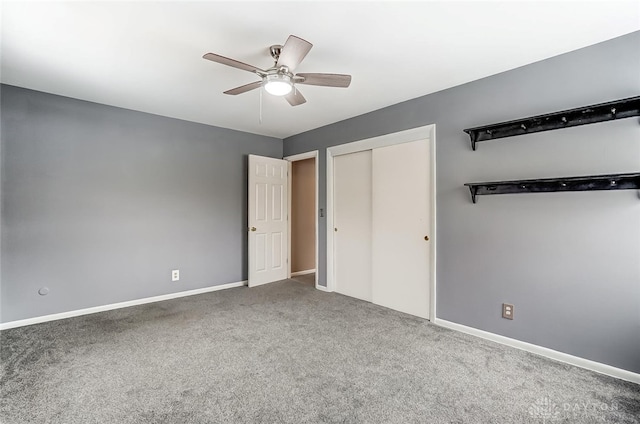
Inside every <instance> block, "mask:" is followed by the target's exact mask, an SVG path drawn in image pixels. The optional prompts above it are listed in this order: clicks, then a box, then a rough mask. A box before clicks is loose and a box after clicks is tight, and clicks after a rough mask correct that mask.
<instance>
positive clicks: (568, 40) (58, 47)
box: [0, 0, 640, 138]
mask: <svg viewBox="0 0 640 424" xmlns="http://www.w3.org/2000/svg"><path fill="white" fill-rule="evenodd" d="M636 30H640V2H639V1H638V0H632V1H614V0H608V1H595V2H587V1H536V2H522V1H508V2H507V1H491V2H489V1H471V2H462V1H429V2H427V1H423V2H324V1H298V2H272V1H261V2H243V1H234V2H217V1H216V2H211V1H209V2H204V1H203V2H179V1H172V2H139V1H137V2H126V1H125V2H88V1H82V2H79V1H75V2H39V3H35V2H29V1H24V0H23V1H20V2H7V1H3V2H2V51H1V59H2V61H1V69H0V72H1V77H2V82H3V83H6V84H11V85H16V86H20V87H27V88H31V89H35V90H40V91H45V92H49V93H55V94H60V95H63V96H69V97H75V98H78V99H83V100H89V101H93V102H98V103H104V104H108V105H113V106H119V107H124V108H129V109H134V110H139V111H144V112H149V113H155V114H159V115H164V116H170V117H174V118H180V119H185V120H189V121H195V122H201V123H205V124H211V125H216V126H220V127H226V128H233V129H237V130H242V131H247V132H251V133H257V134H264V135H270V136H275V137H279V138H284V137H287V136H290V135H294V134H298V133H301V132H304V131H307V130H310V129H313V128H317V127H320V126H323V125H327V124H330V123H333V122H336V121H340V120H343V119H347V118H350V117H353V116H357V115H360V114H363V113H366V112H370V111H372V110H376V109H379V108H382V107H385V106H388V105H391V104H394V103H398V102H402V101H404V100H408V99H412V98H415V97H419V96H422V95H425V94H428V93H432V92H435V91H439V90H442V89H445V88H448V87H452V86H455V85H458V84H462V83H465V82H468V81H473V80H476V79H478V78H482V77H485V76H489V75H493V74H496V73H498V72H502V71H505V70H508V69H513V68H515V67H518V66H522V65H525V64H528V63H531V62H535V61H538V60H541V59H545V58H548V57H551V56H555V55H558V54H561V53H564V52H568V51H571V50H575V49H578V48H581V47H585V46H588V45H591V44H595V43H598V42H600V41H604V40H607V39H611V38H614V37H617V36H620V35H623V34H626V33H629V32H633V31H636ZM289 34H294V35H297V36H299V37H301V38H304V39H306V40H308V41H310V42H311V43H313V44H314V47H313V48H312V49H311V52H310V53H309V55H308V56H307V57H306V59H305V60H304V61H303V62H302V64H301V65H300V66H299V67H298V68H297V69H296V71H297V72H329V73H347V74H351V75H353V81H352V83H351V87H349V88H348V89H342V88H326V87H315V86H300V91H301V92H302V93H304V96H305V97H306V98H307V103H306V104H303V105H301V106H296V107H291V106H289V104H288V103H287V102H286V101H285V100H284V99H281V98H275V97H272V96H270V95H268V94H266V93H265V94H264V95H263V101H264V104H263V122H262V124H260V123H259V110H260V109H259V106H260V104H259V98H260V96H259V91H260V90H254V91H252V92H248V93H245V94H241V95H238V96H228V95H225V94H222V92H223V91H225V90H227V89H230V88H233V87H236V86H239V85H243V84H246V83H249V82H253V81H256V80H257V77H256V76H255V75H253V74H251V73H249V72H245V71H241V70H238V69H233V68H229V67H226V66H224V65H220V64H217V63H213V62H210V61H207V60H204V59H202V55H203V54H204V53H207V52H213V53H217V54H221V55H224V56H228V57H231V58H234V59H237V60H240V61H242V62H246V63H249V64H252V65H255V66H257V67H260V68H267V67H269V66H271V65H272V63H273V62H272V60H271V57H270V56H269V52H268V47H269V46H270V45H271V44H283V43H284V41H285V40H286V39H287V37H288V36H289Z"/></svg>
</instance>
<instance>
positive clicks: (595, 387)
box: [0, 279, 640, 424]
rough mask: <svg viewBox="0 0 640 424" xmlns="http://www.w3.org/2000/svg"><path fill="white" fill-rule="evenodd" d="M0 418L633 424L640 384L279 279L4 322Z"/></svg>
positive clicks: (12, 423)
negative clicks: (37, 320)
mask: <svg viewBox="0 0 640 424" xmlns="http://www.w3.org/2000/svg"><path fill="white" fill-rule="evenodd" d="M0 346H1V360H2V374H1V375H0V389H1V390H2V399H1V401H0V417H1V422H2V423H7V424H19V423H65V424H74V423H82V424H89V423H185V424H186V423H236V422H237V423H543V422H544V423H552V422H554V423H555V422H566V423H601V422H612V423H638V422H640V418H639V417H640V386H638V385H635V384H632V383H628V382H624V381H621V380H616V379H614V378H610V377H607V376H603V375H600V374H597V373H593V372H590V371H587V370H584V369H580V368H576V367H573V366H570V365H566V364H562V363H558V362H555V361H551V360H548V359H545V358H542V357H538V356H536V355H532V354H529V353H527V352H523V351H520V350H517V349H512V348H509V347H506V346H502V345H499V344H495V343H492V342H489V341H485V340H481V339H478V338H474V337H472V336H468V335H465V334H462V333H458V332H455V331H451V330H447V329H443V328H440V327H438V326H435V325H432V324H430V323H428V322H427V321H424V320H422V319H419V318H415V317H412V316H409V315H405V314H402V313H399V312H395V311H392V310H389V309H385V308H382V307H379V306H376V305H372V304H370V303H366V302H362V301H359V300H356V299H352V298H349V297H345V296H341V295H339V294H335V293H324V292H321V291H318V290H315V289H314V288H313V285H312V284H311V283H309V282H305V281H304V279H303V281H294V280H285V281H282V282H278V283H273V284H268V285H265V286H261V287H257V288H252V289H249V288H246V287H243V288H236V289H229V290H224V291H218V292H212V293H207V294H202V295H198V296H191V297H186V298H181V299H175V300H170V301H165V302H159V303H153V304H147V305H141V306H136V307H131V308H126V309H120V310H115V311H109V312H103V313H98V314H93V315H86V316H82V317H77V318H71V319H66V320H60V321H55V322H49V323H43V324H38V325H33V326H28V327H22V328H16V329H11V330H5V331H2V332H0Z"/></svg>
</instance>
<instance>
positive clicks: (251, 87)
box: [224, 81, 262, 96]
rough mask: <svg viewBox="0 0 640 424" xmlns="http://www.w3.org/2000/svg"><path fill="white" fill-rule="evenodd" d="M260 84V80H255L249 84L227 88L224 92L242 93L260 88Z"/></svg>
mask: <svg viewBox="0 0 640 424" xmlns="http://www.w3.org/2000/svg"><path fill="white" fill-rule="evenodd" d="M261 85H262V81H256V82H252V83H250V84H245V85H241V86H240V87H236V88H232V89H231V90H227V91H225V92H224V94H231V95H233V96H235V95H236V94H242V93H246V92H247V91H251V90H255V89H256V88H260V86H261Z"/></svg>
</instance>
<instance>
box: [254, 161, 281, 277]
mask: <svg viewBox="0 0 640 424" xmlns="http://www.w3.org/2000/svg"><path fill="white" fill-rule="evenodd" d="M287 169H288V162H287V161H285V160H282V159H274V158H268V157H262V156H255V155H249V199H248V205H249V213H248V217H249V287H255V286H259V285H261V284H266V283H271V282H273V281H278V280H283V279H285V278H287V258H288V255H289V252H288V248H289V247H288V243H289V237H288V234H287V231H288V224H287V211H288V207H287V197H288V196H287V189H288V182H287V179H288V175H287Z"/></svg>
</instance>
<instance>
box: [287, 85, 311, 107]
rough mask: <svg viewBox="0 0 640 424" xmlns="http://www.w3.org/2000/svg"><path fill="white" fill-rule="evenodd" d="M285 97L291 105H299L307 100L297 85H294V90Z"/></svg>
mask: <svg viewBox="0 0 640 424" xmlns="http://www.w3.org/2000/svg"><path fill="white" fill-rule="evenodd" d="M284 98H285V99H287V101H288V102H289V104H290V105H291V106H298V105H301V104H303V103H306V102H307V99H305V98H304V96H303V95H302V93H301V92H300V90H298V89H297V88H295V87H293V90H291V91H290V92H289V94H287V95H286V96H284Z"/></svg>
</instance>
